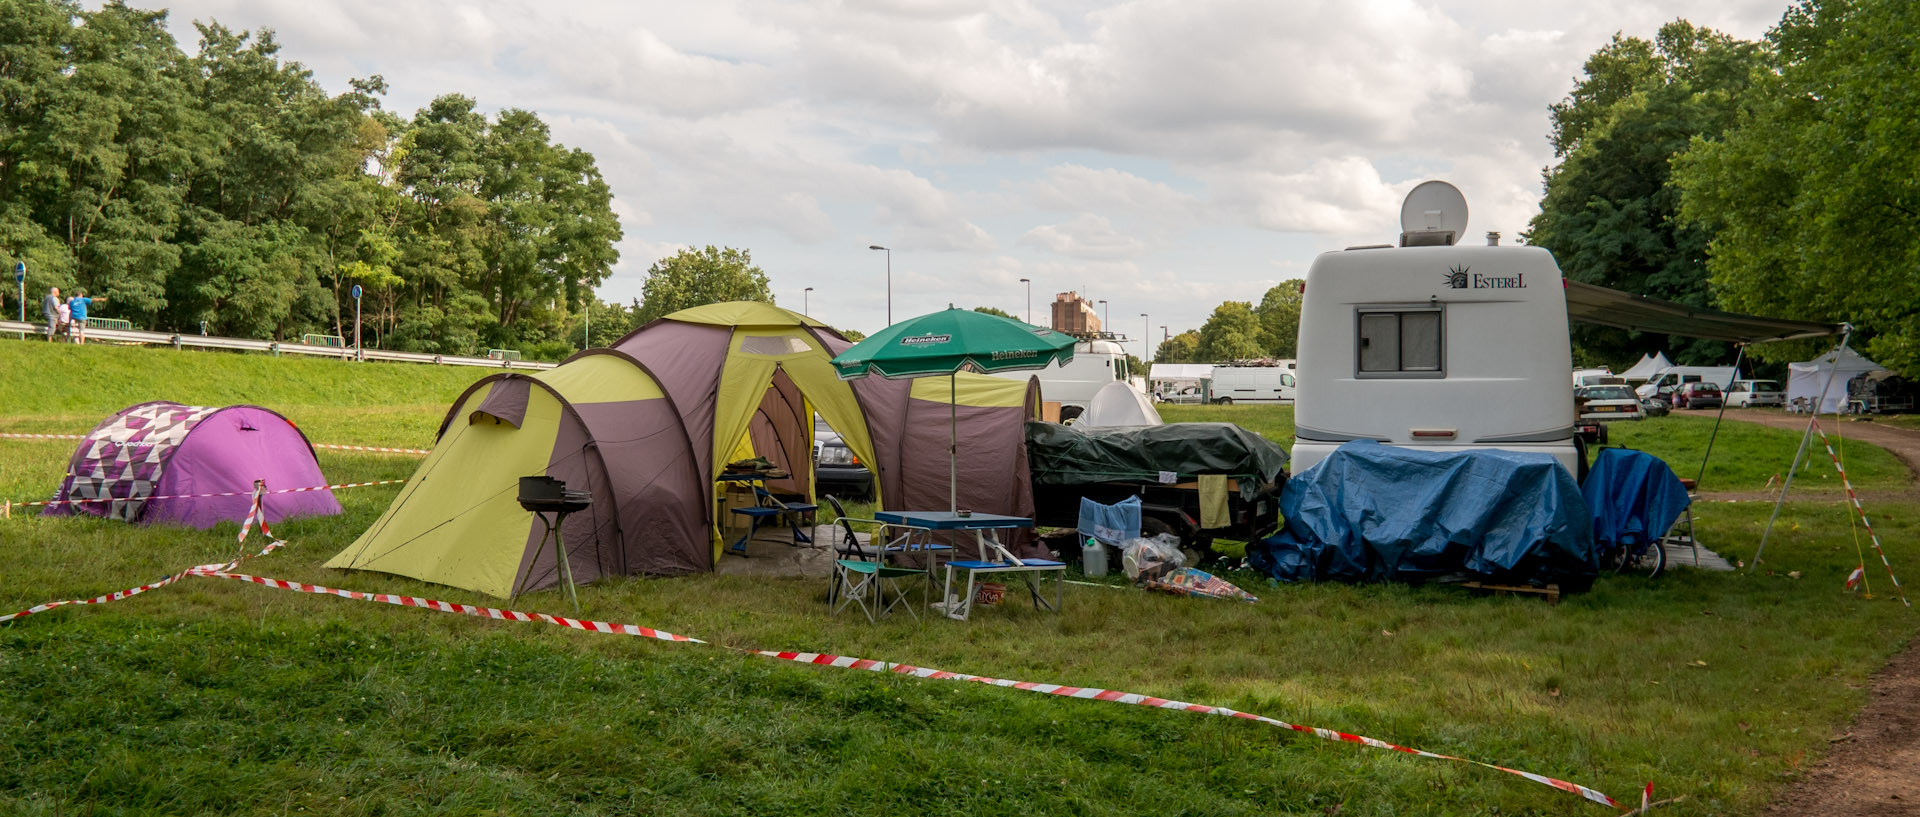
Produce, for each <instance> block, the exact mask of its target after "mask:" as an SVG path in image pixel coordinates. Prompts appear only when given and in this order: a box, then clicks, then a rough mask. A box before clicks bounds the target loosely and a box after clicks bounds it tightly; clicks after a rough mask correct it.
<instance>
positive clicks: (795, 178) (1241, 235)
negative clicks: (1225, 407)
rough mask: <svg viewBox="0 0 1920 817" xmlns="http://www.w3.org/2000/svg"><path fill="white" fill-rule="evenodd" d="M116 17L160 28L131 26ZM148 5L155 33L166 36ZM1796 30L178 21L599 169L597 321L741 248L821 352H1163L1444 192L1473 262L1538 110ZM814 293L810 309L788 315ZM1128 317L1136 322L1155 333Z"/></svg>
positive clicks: (575, 0)
mask: <svg viewBox="0 0 1920 817" xmlns="http://www.w3.org/2000/svg"><path fill="white" fill-rule="evenodd" d="M136 5H147V4H145V3H139V2H138V0H136ZM153 5H158V3H153ZM1785 7H1786V0H1615V1H1613V2H1601V3H1593V2H1585V1H1584V0H1583V1H1581V2H1571V1H1569V0H1478V1H1477V2H1476V1H1475V0H1440V1H1439V2H1405V1H1404V0H1340V1H1330V2H1317V1H1316V0H1291V1H1290V0H1219V1H1218V2H1210V1H1208V0H1138V1H1137V2H1122V3H1109V2H1098V1H1097V0H839V2H805V3H802V2H758V1H757V0H681V1H680V2H639V1H638V0H633V1H627V0H572V1H571V2H566V3H548V2H526V1H524V0H496V1H494V2H459V1H458V0H178V2H174V3H173V4H172V5H171V8H172V10H173V19H172V24H173V26H174V31H175V35H176V36H177V37H178V38H179V39H180V41H181V43H182V45H183V46H184V47H186V48H188V49H189V50H191V49H192V48H193V47H194V45H195V43H196V41H197V35H196V34H195V32H194V31H193V29H192V25H191V23H192V21H194V20H207V19H215V20H219V21H220V22H222V23H225V24H226V25H228V26H230V27H234V28H242V29H250V30H251V29H259V28H272V29H274V30H275V31H276V32H278V35H279V38H280V41H281V43H282V44H283V46H284V49H283V52H282V55H283V56H284V57H286V58H288V59H292V60H298V61H301V62H303V63H305V64H306V65H307V66H309V67H310V68H312V69H313V70H314V72H315V73H316V75H317V76H318V78H319V79H320V81H321V82H322V83H323V84H324V85H325V86H326V87H327V88H328V89H329V90H331V91H335V92H338V91H341V90H344V89H345V87H346V79H347V78H349V77H356V76H366V75H369V74H381V75H383V76H385V77H386V79H387V82H388V83H389V85H390V86H391V89H392V90H391V92H390V94H389V96H388V98H387V103H386V104H387V106H388V107H389V108H390V109H393V110H397V111H402V112H404V113H407V114H411V112H412V111H413V110H414V109H416V108H418V107H420V106H421V105H423V104H424V103H426V102H427V101H428V100H430V99H431V98H433V97H434V96H436V95H439V94H443V93H450V92H458V93H464V94H467V95H470V96H473V97H475V98H476V99H478V101H479V103H480V105H481V107H482V108H484V109H487V110H497V109H500V108H508V107H518V108H526V109H530V110H533V111H537V112H538V113H539V114H540V115H541V116H542V117H543V118H545V120H546V121H547V122H548V123H549V124H550V125H551V126H552V128H553V132H554V135H555V138H556V139H557V140H558V141H560V142H562V143H565V144H567V145H570V146H574V147H580V148H585V149H587V150H589V151H591V152H592V153H593V154H594V155H595V156H596V157H597V158H598V161H599V165H600V169H601V172H602V173H603V174H605V176H606V178H607V180H608V182H609V183H611V184H612V186H613V191H614V194H615V196H616V198H617V200H616V202H615V207H616V209H617V211H618V213H619V214H620V217H621V220H622V224H623V226H624V228H625V231H626V239H625V241H623V242H622V243H621V246H620V251H621V261H620V264H619V266H618V267H616V268H615V271H614V275H613V277H612V278H611V279H609V280H608V281H607V282H606V283H605V284H604V285H603V286H602V287H601V289H600V294H601V296H602V297H604V298H608V299H616V300H626V299H629V298H633V297H637V296H638V295H639V294H640V288H641V284H642V282H643V281H644V280H645V276H646V270H647V267H648V266H649V265H650V264H652V263H653V261H654V260H655V259H658V258H660V257H662V256H664V255H668V254H671V253H672V252H673V251H674V250H676V249H677V248H679V247H683V246H688V245H695V246H698V245H706V244H714V245H727V246H734V247H742V248H747V249H750V250H751V251H752V252H753V257H754V260H755V261H756V262H757V263H758V264H759V265H760V266H761V268H763V269H765V270H766V271H767V274H768V276H769V277H770V278H771V279H772V282H773V287H774V293H775V295H776V297H777V298H778V300H779V302H780V303H781V305H783V306H787V307H789V308H793V309H800V308H802V306H803V305H805V306H807V307H808V308H809V309H810V311H811V312H812V313H813V314H814V315H815V316H816V317H819V318H821V319H823V320H826V321H828V322H830V323H833V324H835V325H838V326H843V327H851V328H857V329H862V330H867V331H871V330H873V329H875V328H878V327H880V326H883V325H884V324H885V322H886V312H887V303H888V302H887V289H886V286H885V281H886V260H887V259H886V258H885V257H884V254H883V253H879V252H872V251H869V250H868V249H867V247H868V245H870V244H881V245H885V246H888V247H891V248H893V252H892V263H893V268H892V279H893V283H892V309H893V314H894V316H895V317H896V318H898V317H905V316H910V315H916V314H920V313H924V312H928V311H931V310H934V309H939V308H942V307H945V306H946V305H947V304H948V303H950V302H951V303H954V304H957V305H960V306H965V307H972V306H983V305H985V306H996V307H999V308H1001V309H1004V310H1007V311H1008V312H1011V313H1013V314H1015V315H1017V316H1024V314H1025V310H1026V308H1027V306H1026V304H1027V299H1026V288H1025V285H1023V284H1020V283H1019V279H1021V278H1030V279H1032V280H1033V287H1032V289H1033V308H1034V315H1035V317H1036V318H1038V319H1039V320H1041V321H1043V322H1044V321H1045V317H1044V316H1045V315H1046V308H1047V306H1046V304H1047V302H1049V301H1051V300H1052V297H1053V293H1055V292H1058V291H1065V290H1078V291H1080V292H1082V293H1086V294H1088V295H1089V297H1091V298H1093V299H1106V300H1108V301H1109V305H1108V307H1107V308H1108V309H1109V310H1110V312H1111V315H1112V321H1111V323H1112V326H1113V328H1115V329H1117V330H1118V331H1122V332H1125V333H1127V334H1128V335H1130V336H1133V337H1135V338H1138V337H1139V336H1140V335H1141V334H1142V332H1143V329H1144V328H1145V327H1151V332H1152V334H1153V336H1154V338H1155V340H1156V341H1157V340H1158V338H1159V336H1160V334H1161V330H1160V327H1161V326H1163V325H1164V326H1167V327H1169V328H1170V329H1171V331H1173V332H1176V333H1177V332H1179V331H1182V330H1184V329H1190V328H1196V327H1198V326H1199V325H1200V324H1201V323H1202V322H1204V321H1205V320H1206V317H1207V315H1208V314H1209V313H1210V312H1211V311H1212V309H1213V308H1214V306H1216V305H1217V304H1218V303H1219V302H1221V301H1223V300H1230V299H1231V300H1251V301H1258V300H1259V298H1260V296H1261V294H1262V293H1264V292H1265V291H1266V289H1267V288H1268V287H1270V286H1272V285H1273V284H1274V283H1275V282H1277V281H1280V280H1284V279H1287V278H1292V277H1298V276H1300V275H1301V274H1303V273H1304V272H1305V270H1306V267H1307V265H1308V264H1309V263H1310V262H1311V260H1312V258H1313V256H1314V255H1315V254H1316V253H1320V252H1323V251H1327V250H1331V249H1338V248H1340V247H1343V246H1347V245H1350V244H1356V243H1375V242H1382V241H1390V240H1392V239H1393V237H1394V236H1395V235H1396V234H1397V232H1398V226H1397V223H1398V212H1399V203H1400V199H1401V197H1402V196H1403V195H1404V194H1405V192H1406V191H1407V190H1408V189H1410V188H1411V187H1412V186H1413V185H1415V184H1417V183H1419V182H1420V181H1422V180H1425V179H1429V178H1443V179H1447V180H1449V181H1452V182H1453V183H1455V184H1456V185H1458V186H1459V187H1460V188H1461V189H1462V190H1463V191H1464V192H1465V194H1466V196H1467V200H1468V202H1469V204H1470V207H1471V209H1472V217H1471V222H1470V223H1469V226H1468V229H1469V231H1470V232H1471V234H1472V235H1474V236H1476V237H1477V236H1478V235H1479V234H1480V233H1482V232H1484V231H1487V230H1498V231H1500V232H1502V233H1505V234H1507V235H1508V236H1512V235H1514V234H1515V233H1517V232H1519V231H1520V230H1521V229H1523V228H1524V227H1525V226H1526V222H1527V219H1528V218H1530V217H1531V216H1532V214H1533V213H1534V212H1536V211H1537V209H1538V206H1539V198H1540V170H1541V168H1542V167H1544V166H1545V165H1547V164H1548V163H1549V162H1550V161H1551V160H1552V151H1551V150H1550V149H1549V148H1548V147H1547V142H1546V132H1547V118H1546V107H1547V105H1549V104H1551V103H1553V102H1555V101H1557V100H1559V99H1561V98H1562V97H1564V96H1565V95H1566V93H1567V91H1568V90H1569V89H1570V88H1571V86H1572V82H1573V78H1574V77H1575V76H1576V75H1577V74H1578V73H1579V70H1580V64H1581V62H1582V60H1583V59H1584V58H1585V57H1586V55H1587V54H1589V53H1591V52H1592V51H1593V50H1594V49H1596V48H1598V47H1599V46H1601V45H1603V44H1604V43H1605V42H1606V41H1607V39H1608V38H1609V37H1610V36H1612V35H1613V34H1614V33H1615V32H1625V33H1627V34H1630V35H1638V36H1644V37H1651V36H1652V34H1653V33H1654V31H1655V30H1656V29H1657V28H1658V27H1659V25H1660V24H1661V23H1662V22H1665V21H1667V20H1672V19H1674V18H1676V17H1685V18H1687V19H1689V20H1692V21H1694V22H1696V23H1699V24H1703V25H1708V26H1712V27H1714V28H1718V29H1720V30H1722V31H1726V32H1728V33H1730V34H1733V35H1735V36H1740V37H1746V38H1755V37H1759V36H1760V35H1761V34H1763V33H1764V32H1765V31H1766V29H1767V28H1768V27H1769V26H1771V25H1772V24H1773V23H1774V22H1776V21H1777V20H1778V19H1779V16H1780V14H1781V12H1782V11H1783V10H1784V9H1785ZM806 287H813V288H814V290H813V292H812V293H811V295H810V297H808V296H804V295H803V290H804V289H805V288H806ZM1142 312H1145V313H1147V314H1148V318H1146V319H1142V318H1141V317H1139V315H1140V313H1142Z"/></svg>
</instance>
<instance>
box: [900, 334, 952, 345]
mask: <svg viewBox="0 0 1920 817" xmlns="http://www.w3.org/2000/svg"><path fill="white" fill-rule="evenodd" d="M950 340H953V336H952V335H912V336H909V337H904V338H901V339H900V345H901V346H917V345H920V344H923V343H946V342H948V341H950Z"/></svg>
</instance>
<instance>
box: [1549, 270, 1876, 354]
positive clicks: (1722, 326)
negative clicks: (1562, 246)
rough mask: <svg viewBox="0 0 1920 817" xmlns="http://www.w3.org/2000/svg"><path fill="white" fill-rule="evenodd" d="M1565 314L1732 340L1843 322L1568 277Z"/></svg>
mask: <svg viewBox="0 0 1920 817" xmlns="http://www.w3.org/2000/svg"><path fill="white" fill-rule="evenodd" d="M1566 284H1567V318H1568V319H1569V320H1574V321H1579V322H1580V323H1591V324H1597V325H1599V326H1612V327H1615V328H1618V329H1628V330H1632V331H1635V332H1653V333H1656V334H1661V335H1680V336H1682V337H1689V338H1706V339H1708V340H1724V341H1730V342H1733V343H1770V342H1772V341H1777V340H1798V339H1800V338H1818V337H1826V336H1828V335H1838V334H1840V333H1841V332H1843V331H1845V330H1846V325H1845V324H1837V323H1815V322H1813V321H1790V320H1786V319H1784V318H1762V317H1758V316H1754V315H1741V314H1738V313H1735V312H1722V311H1720V310H1718V309H1708V308H1705V307H1699V306H1687V305H1686V304H1679V303H1674V302H1672V301H1663V300H1660V299H1659V298H1649V297H1647V296H1645V295H1635V294H1633V293H1630V292H1621V291H1620V290H1617V289H1608V288H1606V287H1603V286H1595V285H1593V284H1583V283H1580V282H1579V281H1575V280H1572V279H1568V280H1567V282H1566Z"/></svg>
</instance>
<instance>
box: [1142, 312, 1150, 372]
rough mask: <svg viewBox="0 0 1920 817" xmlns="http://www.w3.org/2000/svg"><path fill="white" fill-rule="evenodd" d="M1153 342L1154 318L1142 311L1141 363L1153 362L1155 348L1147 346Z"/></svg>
mask: <svg viewBox="0 0 1920 817" xmlns="http://www.w3.org/2000/svg"><path fill="white" fill-rule="evenodd" d="M1152 342H1153V320H1152V319H1150V318H1148V317H1147V313H1145V312H1142V313H1140V365H1142V366H1144V365H1146V364H1148V363H1152V362H1153V350H1152V349H1150V348H1148V347H1147V344H1149V343H1152Z"/></svg>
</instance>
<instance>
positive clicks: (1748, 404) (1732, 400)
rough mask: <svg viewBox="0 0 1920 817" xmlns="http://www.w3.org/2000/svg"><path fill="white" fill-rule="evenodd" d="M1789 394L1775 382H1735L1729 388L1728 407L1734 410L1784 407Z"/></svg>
mask: <svg viewBox="0 0 1920 817" xmlns="http://www.w3.org/2000/svg"><path fill="white" fill-rule="evenodd" d="M1786 404H1787V393H1786V390H1785V389H1782V388H1780V383H1779V381H1775V380H1735V381H1733V385H1731V386H1728V387H1727V405H1729V406H1732V407H1734V408H1752V407H1754V406H1784V405H1786Z"/></svg>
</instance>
